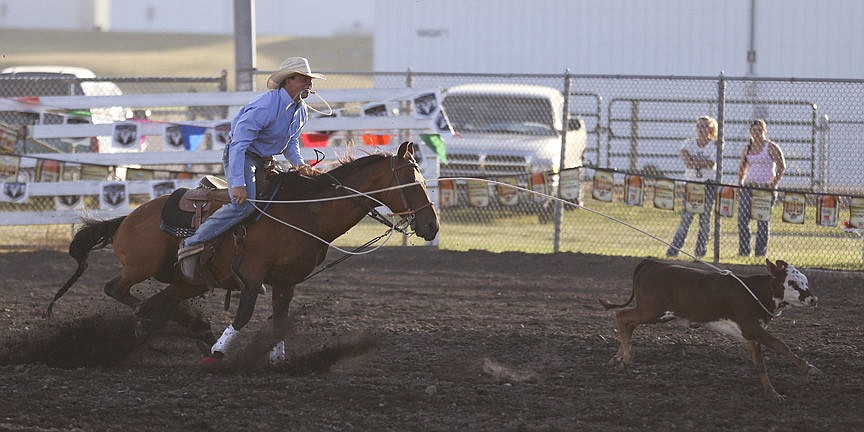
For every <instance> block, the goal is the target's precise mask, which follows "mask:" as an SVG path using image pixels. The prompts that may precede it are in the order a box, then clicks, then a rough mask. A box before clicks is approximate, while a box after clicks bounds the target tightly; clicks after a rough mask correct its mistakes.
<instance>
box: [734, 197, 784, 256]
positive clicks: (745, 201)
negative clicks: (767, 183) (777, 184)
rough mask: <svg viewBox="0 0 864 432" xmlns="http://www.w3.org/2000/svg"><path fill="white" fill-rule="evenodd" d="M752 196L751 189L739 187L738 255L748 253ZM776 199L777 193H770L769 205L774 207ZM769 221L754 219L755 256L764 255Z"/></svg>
mask: <svg viewBox="0 0 864 432" xmlns="http://www.w3.org/2000/svg"><path fill="white" fill-rule="evenodd" d="M752 198H753V191H752V190H751V189H750V188H748V187H745V188H743V189H741V199H740V200H739V205H738V255H741V256H748V255H750V205H751V202H752ZM776 199H777V194H776V193H772V195H771V207H772V208H773V207H774V201H775V200H776ZM768 222H769V221H756V250H755V255H756V256H765V254H766V253H767V252H768V237H769V235H770V233H769V230H768Z"/></svg>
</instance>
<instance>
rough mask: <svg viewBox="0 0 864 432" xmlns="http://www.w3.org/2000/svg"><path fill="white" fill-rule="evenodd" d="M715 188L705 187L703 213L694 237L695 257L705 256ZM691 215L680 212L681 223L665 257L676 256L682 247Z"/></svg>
mask: <svg viewBox="0 0 864 432" xmlns="http://www.w3.org/2000/svg"><path fill="white" fill-rule="evenodd" d="M716 191H717V190H716V187H715V186H714V185H712V184H706V185H705V211H704V212H702V213H700V214H699V232H698V233H697V235H696V256H700V257H701V256H705V252H706V249H707V248H706V245H707V243H708V239H709V238H710V237H711V213H713V211H714V195H715V194H716ZM693 216H694V214H693V213H690V212H688V211H687V210H686V209H682V210H681V223H679V224H678V230H677V231H675V236H674V237H672V246H671V247H670V248H669V250H667V251H666V255H668V256H675V255H678V250H679V249H681V246H683V245H684V240H686V239H687V232H688V231H689V230H690V224H691V223H692V222H693Z"/></svg>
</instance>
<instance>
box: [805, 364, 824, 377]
mask: <svg viewBox="0 0 864 432" xmlns="http://www.w3.org/2000/svg"><path fill="white" fill-rule="evenodd" d="M807 375H808V376H819V375H822V371H821V370H819V368H817V367H816V366H813V365H810V368H808V369H807Z"/></svg>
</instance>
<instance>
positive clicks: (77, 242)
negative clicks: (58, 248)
mask: <svg viewBox="0 0 864 432" xmlns="http://www.w3.org/2000/svg"><path fill="white" fill-rule="evenodd" d="M124 219H126V216H121V217H118V218H114V219H111V220H106V221H100V220H94V219H84V226H83V227H81V228H80V229H79V230H78V232H76V233H75V237H74V238H72V243H69V255H71V256H72V258H75V261H77V262H78V268H77V269H75V273H74V274H73V275H72V277H70V278H69V279H68V280H67V281H66V283H65V284H63V288H60V290H59V291H57V294H54V299H53V300H51V303H49V304H48V309H46V310H45V314H44V316H45V317H46V318H47V317H50V316H51V312H52V309H53V308H54V303H55V302H57V300H59V299H60V297H63V294H66V291H69V288H71V287H72V284H74V283H75V282H76V281H77V280H78V278H79V277H81V275H82V274H84V270H87V257H88V256H90V251H92V250H94V249H101V248H104V247H105V246H108V244H109V243H111V241H112V240H113V239H114V233H116V232H117V229H118V228H119V227H120V224H121V223H122V222H123V220H124Z"/></svg>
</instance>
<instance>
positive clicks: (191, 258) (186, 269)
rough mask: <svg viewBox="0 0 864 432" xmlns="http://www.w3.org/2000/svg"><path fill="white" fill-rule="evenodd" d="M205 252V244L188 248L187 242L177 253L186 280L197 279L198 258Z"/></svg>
mask: <svg viewBox="0 0 864 432" xmlns="http://www.w3.org/2000/svg"><path fill="white" fill-rule="evenodd" d="M203 251H204V243H198V244H194V245H191V246H186V244H185V242H184V243H183V245H181V247H180V250H179V251H177V262H178V263H179V264H180V272H181V273H183V276H184V277H186V279H189V280H192V279H195V270H197V268H198V258H199V255H200V254H201V252H203Z"/></svg>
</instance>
